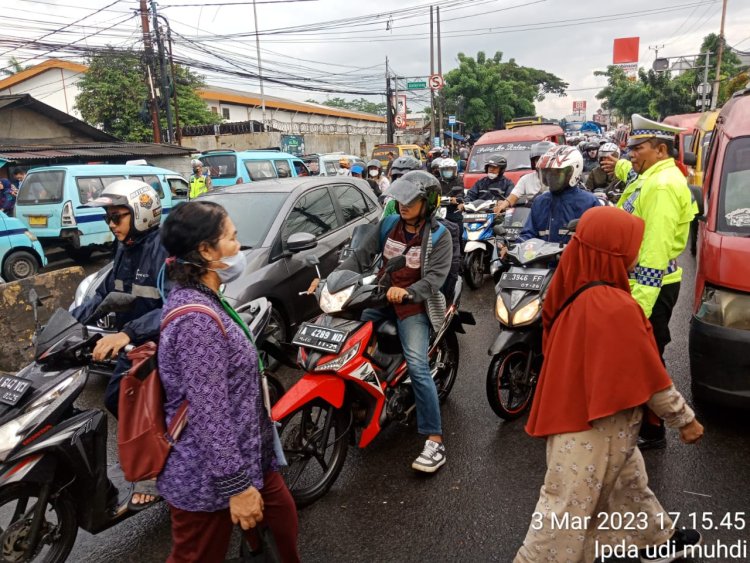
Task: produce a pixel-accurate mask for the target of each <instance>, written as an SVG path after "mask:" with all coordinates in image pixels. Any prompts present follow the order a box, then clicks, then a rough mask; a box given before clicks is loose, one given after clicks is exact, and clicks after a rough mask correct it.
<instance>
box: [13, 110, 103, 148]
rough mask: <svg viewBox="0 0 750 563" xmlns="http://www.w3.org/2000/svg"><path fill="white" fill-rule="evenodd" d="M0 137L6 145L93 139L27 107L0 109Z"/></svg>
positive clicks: (63, 142) (87, 140)
mask: <svg viewBox="0 0 750 563" xmlns="http://www.w3.org/2000/svg"><path fill="white" fill-rule="evenodd" d="M0 139H1V140H2V142H3V144H6V145H12V144H14V143H18V144H33V141H38V142H39V143H42V144H44V143H52V144H65V143H76V142H90V141H91V138H90V137H88V136H85V135H81V134H79V133H76V132H75V131H74V130H73V129H69V128H68V127H65V126H64V125H60V124H59V123H57V122H56V121H53V120H52V119H50V118H49V117H46V116H45V115H42V114H40V113H37V112H35V111H33V110H30V109H27V108H13V109H5V110H0Z"/></svg>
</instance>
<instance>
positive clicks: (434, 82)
mask: <svg viewBox="0 0 750 563" xmlns="http://www.w3.org/2000/svg"><path fill="white" fill-rule="evenodd" d="M429 82H430V90H440V89H442V87H443V86H445V82H444V81H443V76H442V75H441V74H431V75H430V80H429Z"/></svg>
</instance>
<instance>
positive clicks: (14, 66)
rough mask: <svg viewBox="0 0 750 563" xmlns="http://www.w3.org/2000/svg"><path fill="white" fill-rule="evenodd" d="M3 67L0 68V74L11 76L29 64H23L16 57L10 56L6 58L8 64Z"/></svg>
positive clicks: (26, 67) (28, 66) (29, 66)
mask: <svg viewBox="0 0 750 563" xmlns="http://www.w3.org/2000/svg"><path fill="white" fill-rule="evenodd" d="M0 64H2V63H0ZM5 67H6V68H3V69H0V74H4V75H5V76H13V75H14V74H18V73H19V72H22V71H24V70H26V69H28V68H31V65H26V66H23V65H22V64H21V63H20V62H19V61H18V59H17V58H16V57H11V58H9V59H8V64H6V65H5Z"/></svg>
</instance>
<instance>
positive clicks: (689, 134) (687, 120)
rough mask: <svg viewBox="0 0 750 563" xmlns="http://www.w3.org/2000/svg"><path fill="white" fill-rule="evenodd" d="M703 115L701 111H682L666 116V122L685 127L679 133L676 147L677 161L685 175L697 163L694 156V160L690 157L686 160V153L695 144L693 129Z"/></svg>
mask: <svg viewBox="0 0 750 563" xmlns="http://www.w3.org/2000/svg"><path fill="white" fill-rule="evenodd" d="M701 115H702V114H701V113H700V112H697V113H681V114H679V115H670V116H667V117H665V118H664V123H665V124H667V125H672V126H673V127H681V128H683V129H685V130H684V131H683V132H682V133H679V134H678V135H677V138H678V140H679V143H678V145H677V146H676V147H675V148H676V149H677V158H676V159H675V163H676V164H677V166H678V167H679V169H680V170H681V171H682V173H683V174H684V175H685V176H687V175H688V171H687V167H688V166H694V165H695V163H694V162H692V160H694V158H693V159H692V160H691V159H690V158H688V162H685V153H686V152H687V153H689V152H690V150H691V146H692V144H693V129H694V128H695V126H696V124H697V123H698V120H699V119H700V117H701Z"/></svg>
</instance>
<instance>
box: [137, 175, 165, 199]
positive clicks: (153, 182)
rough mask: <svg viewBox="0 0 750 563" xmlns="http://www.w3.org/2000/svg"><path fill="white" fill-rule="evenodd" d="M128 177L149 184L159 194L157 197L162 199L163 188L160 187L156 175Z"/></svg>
mask: <svg viewBox="0 0 750 563" xmlns="http://www.w3.org/2000/svg"><path fill="white" fill-rule="evenodd" d="M130 178H132V179H133V180H140V181H141V182H145V183H147V184H148V185H149V186H151V187H152V188H154V189H155V190H156V193H157V194H159V197H160V198H161V199H164V188H162V187H161V182H160V181H159V178H158V177H157V176H154V175H148V176H130Z"/></svg>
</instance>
